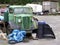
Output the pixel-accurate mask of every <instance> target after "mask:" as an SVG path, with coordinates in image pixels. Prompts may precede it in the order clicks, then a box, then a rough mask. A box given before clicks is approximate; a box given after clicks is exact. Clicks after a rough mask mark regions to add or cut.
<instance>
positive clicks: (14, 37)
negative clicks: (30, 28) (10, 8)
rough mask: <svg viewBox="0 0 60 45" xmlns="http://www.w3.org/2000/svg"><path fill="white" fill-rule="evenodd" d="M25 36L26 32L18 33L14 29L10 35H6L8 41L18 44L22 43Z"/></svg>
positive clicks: (18, 31)
mask: <svg viewBox="0 0 60 45" xmlns="http://www.w3.org/2000/svg"><path fill="white" fill-rule="evenodd" d="M25 36H26V31H20V30H17V29H15V30H13V32H12V33H11V34H9V35H8V39H9V40H10V41H16V42H20V41H23V39H24V37H25Z"/></svg>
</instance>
